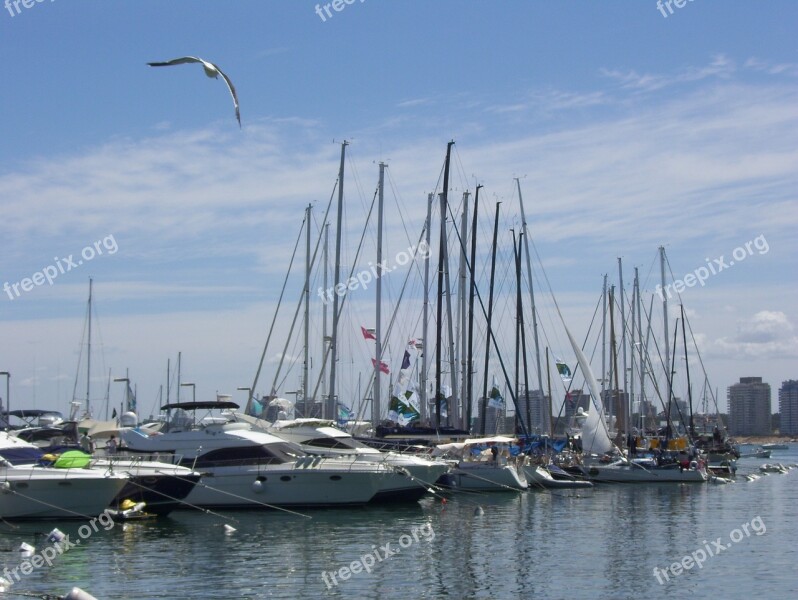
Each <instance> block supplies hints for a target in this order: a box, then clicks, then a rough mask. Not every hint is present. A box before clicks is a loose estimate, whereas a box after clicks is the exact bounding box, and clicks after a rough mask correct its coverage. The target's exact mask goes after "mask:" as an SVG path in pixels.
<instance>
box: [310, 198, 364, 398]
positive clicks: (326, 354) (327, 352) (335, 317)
mask: <svg viewBox="0 0 798 600" xmlns="http://www.w3.org/2000/svg"><path fill="white" fill-rule="evenodd" d="M376 202H377V191H376V190H375V192H374V197H373V198H372V199H371V207H370V208H369V212H368V214H367V215H366V223H365V225H364V226H363V231H362V233H361V234H360V242H359V243H358V245H357V250H356V251H355V258H354V260H353V261H352V268H351V269H350V270H349V277H348V278H347V279H346V281H349V280H350V279H352V274H353V273H354V272H355V268H356V267H357V261H358V260H359V258H360V251H361V250H362V248H363V241H364V240H365V238H366V230H367V229H368V224H369V222H370V221H371V214H372V213H373V212H374V205H375V204H376ZM317 247H318V246H317ZM347 297H348V294H346V292H344V294H342V296H341V304H340V306H339V307H338V315H333V322H336V321H340V319H341V315H342V314H343V312H344V306H345V305H346V298H347ZM331 349H332V344H329V345H328V346H327V349H326V350H325V352H324V356H323V357H322V361H321V364H322V365H326V364H327V360H328V359H329V356H330V350H331ZM323 374H324V367H322V370H321V372H320V373H319V377H318V379H317V380H316V386H315V387H314V389H313V396H312V398H313V402H314V403H315V402H316V394H317V393H318V391H319V386H320V385H321V379H322V376H323Z"/></svg>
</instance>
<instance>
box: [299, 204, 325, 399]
mask: <svg viewBox="0 0 798 600" xmlns="http://www.w3.org/2000/svg"><path fill="white" fill-rule="evenodd" d="M312 207H313V205H312V204H308V207H307V208H306V209H305V290H304V295H305V351H304V362H303V365H302V400H303V405H304V406H305V410H307V406H308V369H309V368H310V210H311V208H312ZM325 289H326V288H325ZM294 399H295V400H296V397H295V398H294Z"/></svg>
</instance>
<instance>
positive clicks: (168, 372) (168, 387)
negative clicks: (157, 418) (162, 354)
mask: <svg viewBox="0 0 798 600" xmlns="http://www.w3.org/2000/svg"><path fill="white" fill-rule="evenodd" d="M171 361H172V359H171V358H167V359H166V403H167V404H169V392H170V391H171V383H170V381H169V378H170V377H171V376H172V362H171ZM159 408H160V407H159Z"/></svg>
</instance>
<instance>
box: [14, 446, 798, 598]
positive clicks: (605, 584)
mask: <svg viewBox="0 0 798 600" xmlns="http://www.w3.org/2000/svg"><path fill="white" fill-rule="evenodd" d="M763 462H782V463H789V464H792V463H798V452H796V447H795V446H792V449H791V450H790V451H789V452H775V453H774V455H773V457H772V458H771V459H770V461H762V460H757V459H743V460H741V461H739V466H740V470H739V472H738V474H739V473H746V472H754V471H755V470H756V468H757V467H758V465H759V464H762V463H763ZM477 506H482V507H483V509H484V514H483V515H481V516H478V515H475V514H474V513H475V508H476V507H477ZM307 514H309V515H310V516H312V519H302V518H297V517H294V516H291V515H289V514H285V513H277V512H235V513H224V516H225V517H232V518H233V519H235V520H234V521H232V520H231V521H227V520H225V519H222V518H220V517H216V516H213V515H204V514H199V513H195V512H179V513H174V514H173V516H172V517H170V518H167V519H162V520H159V521H157V522H149V523H144V522H140V523H135V524H128V525H125V526H123V525H116V526H115V527H114V528H113V529H111V530H109V531H103V530H102V529H101V530H100V531H99V532H98V533H94V534H92V535H91V536H90V537H89V538H88V539H85V540H83V541H82V542H81V545H80V546H78V547H75V548H73V549H72V550H70V551H68V552H67V553H65V554H64V555H62V556H60V557H58V558H56V559H55V562H54V565H53V566H52V567H50V568H48V567H43V568H42V569H39V570H36V571H34V572H33V573H32V574H30V575H28V576H25V577H23V579H22V581H21V582H20V583H17V584H15V585H14V586H13V588H12V589H13V590H14V591H15V592H24V593H27V594H38V595H44V594H48V593H49V594H56V593H58V594H64V593H66V592H67V591H68V590H69V589H71V587H72V586H79V587H82V588H83V589H85V590H87V591H89V592H91V593H92V594H94V595H95V596H96V597H98V598H100V599H122V598H126V599H128V598H129V599H133V598H141V599H167V598H169V599H178V598H179V599H184V598H229V599H232V598H325V597H326V598H381V599H382V598H385V599H390V598H397V599H398V598H452V599H460V598H527V597H532V596H533V595H534V596H536V597H538V598H568V599H575V598H653V597H658V596H666V595H667V596H669V597H673V596H674V595H675V594H678V595H679V596H680V597H697V596H699V594H700V595H701V596H702V597H706V598H712V597H725V598H747V597H752V596H754V595H756V596H758V597H762V598H765V597H766V598H790V597H795V592H796V591H798V575H797V574H796V570H795V565H796V562H798V550H796V548H798V528H796V523H798V518H797V517H798V469H794V470H792V471H790V472H789V473H788V474H786V475H769V476H764V477H762V478H761V479H759V480H758V481H753V482H747V481H745V480H744V479H742V478H741V477H739V475H738V482H737V483H736V484H734V485H726V486H721V485H700V484H699V485H676V486H674V485H642V486H622V485H608V486H602V487H596V488H594V489H593V490H588V491H580V492H579V493H578V494H576V493H573V492H570V491H564V490H563V491H556V492H555V493H522V494H517V495H516V494H509V495H506V494H499V495H496V494H493V495H469V496H458V497H455V498H452V499H450V500H449V501H448V502H447V503H446V504H443V503H441V501H440V499H430V500H424V501H422V502H420V503H418V504H416V505H410V506H402V507H398V508H367V509H354V510H352V509H350V510H326V511H309V512H307ZM757 517H759V520H756V518H757ZM752 521H754V524H753V525H751V522H752ZM225 522H229V523H230V524H232V525H233V526H234V527H236V528H237V531H236V532H235V533H233V534H231V535H225V533H224V528H223V524H224V523H225ZM743 524H748V531H749V534H750V535H749V536H745V533H744V531H743V529H742V525H743ZM762 524H764V527H765V528H766V532H765V533H764V534H763V535H756V531H761V530H762ZM79 525H80V523H67V522H65V523H54V524H50V523H47V524H41V523H38V524H36V523H29V524H28V523H26V524H14V525H13V526H12V525H9V524H4V523H0V557H2V561H3V564H4V566H5V567H11V568H13V567H14V566H17V565H18V564H19V560H20V559H19V557H18V553H17V551H16V548H18V546H19V544H20V543H21V542H23V541H27V542H28V543H31V544H34V545H35V546H36V547H37V549H38V548H42V547H43V546H44V545H45V542H44V541H43V536H41V535H37V532H47V531H49V530H50V529H51V528H52V527H53V526H57V527H59V528H60V529H61V530H63V531H64V532H65V533H69V534H71V536H72V537H73V539H74V538H75V537H77V535H78V526H79ZM735 530H737V531H735ZM84 531H85V530H84ZM414 531H415V537H414ZM433 532H434V539H432V534H433ZM732 535H734V536H735V538H737V539H739V538H741V539H739V541H737V542H732V538H731V537H730V536H732ZM403 536H404V537H403ZM719 537H720V538H722V539H721V543H722V544H723V545H730V547H728V548H727V549H726V550H724V551H723V552H721V553H719V554H717V555H716V556H713V557H708V558H707V559H706V562H705V563H704V564H703V568H701V569H698V568H697V567H693V568H692V569H691V570H690V571H686V572H683V573H681V574H679V575H678V576H676V575H673V574H672V573H669V577H670V581H665V578H664V577H662V576H661V579H662V581H663V582H664V583H663V584H660V583H658V581H657V579H656V578H655V577H654V575H653V569H654V567H659V568H660V569H664V568H665V567H668V566H669V565H671V564H672V563H674V562H677V561H681V560H682V558H683V557H684V556H685V555H689V554H691V553H693V552H695V551H698V550H699V549H704V548H705V544H708V545H709V547H710V549H712V548H713V543H712V542H713V540H716V539H717V538H719ZM388 543H389V544H390V546H389V549H390V550H392V551H395V550H397V549H398V550H399V552H398V553H397V554H395V555H393V556H391V557H389V558H386V559H384V560H380V561H378V560H377V559H376V557H374V554H373V552H375V549H374V547H375V546H376V547H377V548H376V552H378V553H379V557H380V558H381V559H382V558H383V557H384V547H385V544H388ZM402 544H403V545H404V546H405V547H402ZM704 551H705V552H706V550H704ZM366 554H371V557H370V558H366V559H364V562H365V563H369V562H372V560H371V559H372V558H373V562H374V563H375V564H374V566H373V567H372V566H371V565H369V569H370V570H371V572H370V573H366V572H361V573H358V574H355V575H352V576H351V577H350V578H349V579H348V580H346V581H340V580H338V581H337V583H338V585H333V584H332V580H331V578H330V577H329V576H328V582H329V583H330V586H328V585H327V584H325V582H324V580H323V579H322V575H321V574H322V571H327V572H329V571H336V572H337V571H338V570H339V569H340V568H341V567H343V566H347V565H350V564H351V563H352V562H353V561H357V560H360V559H361V557H362V556H364V555H366ZM699 556H700V555H699ZM336 577H338V575H336ZM12 597H13V596H12Z"/></svg>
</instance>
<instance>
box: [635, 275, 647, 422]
mask: <svg viewBox="0 0 798 600" xmlns="http://www.w3.org/2000/svg"><path fill="white" fill-rule="evenodd" d="M635 295H636V297H637V352H638V359H637V362H638V364H639V368H640V395H639V397H638V401H639V402H640V408H641V413H642V409H643V401H644V400H645V399H646V392H645V389H646V365H645V363H644V362H643V317H642V314H641V313H642V311H643V307H642V304H641V301H640V275H639V273H638V272H637V267H635ZM641 422H642V427H641V429H645V426H646V425H645V423H646V419H645V416H643V417H642V418H641Z"/></svg>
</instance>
